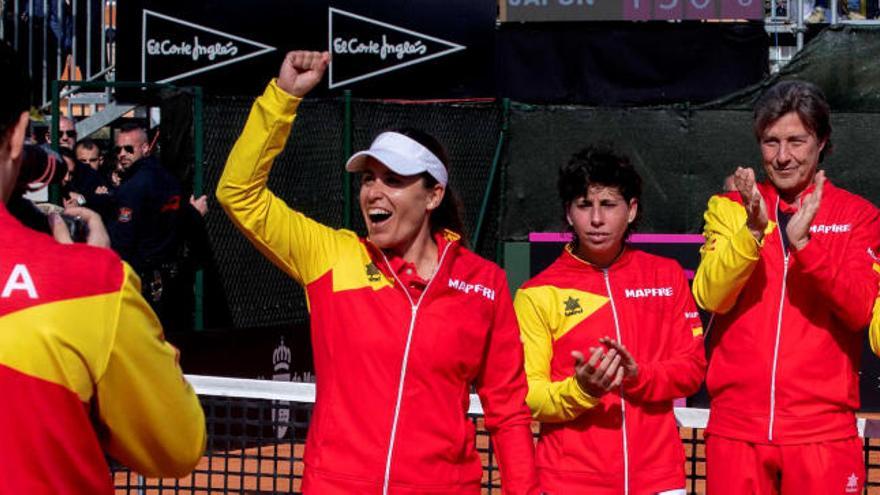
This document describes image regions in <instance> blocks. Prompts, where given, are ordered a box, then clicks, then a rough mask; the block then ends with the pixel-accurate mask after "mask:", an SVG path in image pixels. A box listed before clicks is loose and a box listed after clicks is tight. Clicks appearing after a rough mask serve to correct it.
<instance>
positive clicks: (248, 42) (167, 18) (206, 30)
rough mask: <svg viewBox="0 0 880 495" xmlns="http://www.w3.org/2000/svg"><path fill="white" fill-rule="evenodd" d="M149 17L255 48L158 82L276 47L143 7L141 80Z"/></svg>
mask: <svg viewBox="0 0 880 495" xmlns="http://www.w3.org/2000/svg"><path fill="white" fill-rule="evenodd" d="M151 17H155V18H158V19H163V20H165V21H169V22H172V23H175V24H179V25H181V26H186V27H188V28H191V29H193V30H194V31H196V35H197V34H198V33H199V32H202V33H210V34H212V35H214V36H216V37H219V38H223V39H225V40H227V41H229V42H238V43H241V44H242V45H246V46H250V47H253V48H256V49H257V50H256V51H254V52H251V53H247V54H244V55H241V56H233V58H230V59H227V60H223V61H220V62H212V63H210V64H209V65H205V66H203V67H199V68H197V69H194V70H189V71H187V72H183V73H181V74H176V75H173V76H170V77H165V78H163V79H161V80H158V81H155V82H158V83H168V82H171V81H176V80H178V79H183V78H184V77H189V76H192V75H195V74H200V73H202V72H207V71H209V70H214V69H217V68H219V67H223V66H225V65H229V64H234V63H237V62H241V61H243V60H247V59H249V58H254V57H258V56H260V55H264V54H266V53H269V52H273V51H275V50H276V48H275V47H273V46H269V45H266V44H263V43H260V42H257V41H254V40H249V39H246V38H242V37H241V36H235V35H233V34H229V33H225V32H223V31H219V30H217V29H212V28H209V27H206V26H202V25H200V24H196V23H193V22H189V21H184V20H183V19H178V18H176V17H171V16H169V15H165V14H161V13H159V12H156V11H152V10H147V9H144V11H143V24H142V39H141V82H146V81H147V51H148V46H147V44H148V26H147V24H148V22H147V21H148V20H149V19H150V18H151ZM194 39H197V36H195V37H194ZM184 44H185V42H181V44H180V45H181V46H183V45H184ZM190 48H193V47H192V46H191V47H190ZM196 48H197V47H196ZM235 48H236V52H237V47H235ZM151 82H152V81H151Z"/></svg>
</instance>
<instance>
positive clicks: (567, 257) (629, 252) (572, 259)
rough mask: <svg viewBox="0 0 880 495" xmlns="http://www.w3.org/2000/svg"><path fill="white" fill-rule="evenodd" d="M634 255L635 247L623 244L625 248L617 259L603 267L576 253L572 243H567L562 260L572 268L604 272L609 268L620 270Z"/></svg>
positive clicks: (609, 269) (610, 269)
mask: <svg viewBox="0 0 880 495" xmlns="http://www.w3.org/2000/svg"><path fill="white" fill-rule="evenodd" d="M632 257H633V248H631V247H629V245H628V244H626V243H624V244H623V250H622V251H621V252H620V254H619V255H617V259H615V260H614V261H613V262H612V263H611V264H610V265H608V267H606V268H604V269H603V268H601V267H600V266H598V265H594V264H593V263H590V262H589V261H587V260H585V259H581V258H579V257H578V256H577V255H576V254H574V250H573V249H572V244H571V243H568V244H566V245H565V249H564V250H563V252H562V256H560V258H561V259H562V262H563V263H565V265H566V266H569V267H571V268H588V269H590V270H594V271H597V272H602V271H605V270H608V271H609V272H613V271H616V270H620V269H622V268H624V267H626V265H628V264H629V263H630V261H632Z"/></svg>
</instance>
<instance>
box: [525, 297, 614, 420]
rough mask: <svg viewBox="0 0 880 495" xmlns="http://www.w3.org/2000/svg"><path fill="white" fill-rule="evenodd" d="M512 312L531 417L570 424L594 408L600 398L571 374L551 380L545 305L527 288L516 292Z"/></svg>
mask: <svg viewBox="0 0 880 495" xmlns="http://www.w3.org/2000/svg"><path fill="white" fill-rule="evenodd" d="M513 305H514V309H515V310H516V317H517V320H518V321H519V328H520V335H521V336H522V342H523V351H524V357H525V369H526V379H527V380H528V384H529V393H528V395H526V403H527V404H528V406H529V409H530V410H531V411H532V417H533V418H535V419H536V420H538V421H541V422H545V423H555V422H564V421H570V420H572V419H574V418H576V417H578V416H580V415H581V414H582V413H583V412H584V411H586V410H587V409H590V408H591V407H593V406H595V405H596V404H597V403H598V402H599V399H596V398H594V397H592V396H590V395H589V394H587V393H586V392H585V391H584V390H583V389H581V387H580V385H578V383H577V380H576V379H575V377H574V370H572V375H571V376H569V377H568V378H566V379H564V380H561V381H556V382H554V381H551V377H550V361H551V360H552V358H553V334H552V326H553V322H552V321H550V318H548V315H547V313H546V308H545V305H542V304H541V303H540V301H537V300H534V299H533V298H532V296H531V295H530V294H529V290H528V289H521V290H519V291H517V293H516V298H515V299H514V303H513Z"/></svg>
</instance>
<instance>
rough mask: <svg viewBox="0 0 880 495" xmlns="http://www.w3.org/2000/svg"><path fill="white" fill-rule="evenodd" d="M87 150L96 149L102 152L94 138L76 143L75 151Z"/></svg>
mask: <svg viewBox="0 0 880 495" xmlns="http://www.w3.org/2000/svg"><path fill="white" fill-rule="evenodd" d="M79 148H85V149H87V150H93V149H95V148H97V149H98V152H99V153H100V152H101V147H100V146H99V145H98V142H97V141H95V140H94V139H92V138H85V139H83V140H82V141H80V142H78V143H76V147H74V149H75V150H76V149H79Z"/></svg>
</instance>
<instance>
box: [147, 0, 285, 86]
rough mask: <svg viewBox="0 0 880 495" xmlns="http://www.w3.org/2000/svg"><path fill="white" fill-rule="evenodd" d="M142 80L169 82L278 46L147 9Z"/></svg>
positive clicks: (271, 50) (267, 51)
mask: <svg viewBox="0 0 880 495" xmlns="http://www.w3.org/2000/svg"><path fill="white" fill-rule="evenodd" d="M142 29H143V45H142V47H141V81H143V82H146V81H150V82H160V83H167V82H171V81H176V80H178V79H183V78H184V77H188V76H192V75H195V74H200V73H202V72H206V71H209V70H214V69H217V68H219V67H223V66H224V65H229V64H234V63H237V62H241V61H242V60H247V59H249V58H254V57H258V56H260V55H263V54H266V53H269V52H273V51H275V47H272V46H269V45H264V44H263V43H258V42H256V41H253V40H249V39H245V38H242V37H240V36H235V35H232V34H229V33H224V32H223V31H218V30H216V29H211V28H208V27H205V26H201V25H199V24H195V23H192V22H188V21H184V20H182V19H177V18H175V17H171V16H168V15H165V14H160V13H159V12H154V11H152V10H147V9H144V13H143V25H142Z"/></svg>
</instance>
